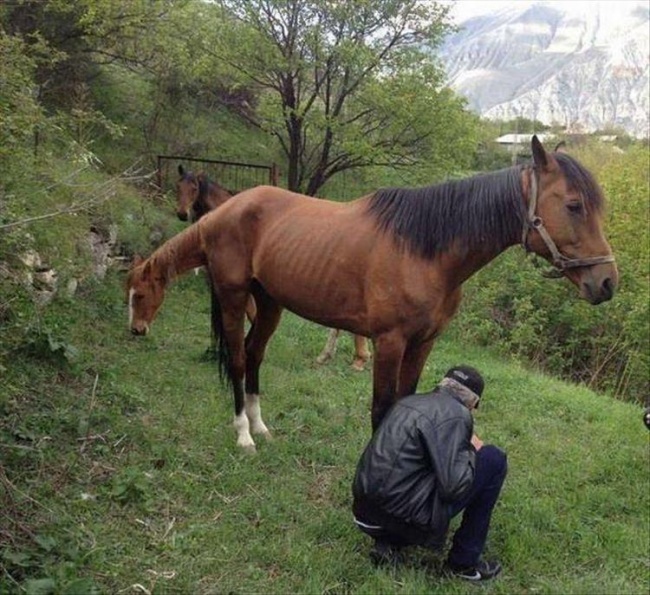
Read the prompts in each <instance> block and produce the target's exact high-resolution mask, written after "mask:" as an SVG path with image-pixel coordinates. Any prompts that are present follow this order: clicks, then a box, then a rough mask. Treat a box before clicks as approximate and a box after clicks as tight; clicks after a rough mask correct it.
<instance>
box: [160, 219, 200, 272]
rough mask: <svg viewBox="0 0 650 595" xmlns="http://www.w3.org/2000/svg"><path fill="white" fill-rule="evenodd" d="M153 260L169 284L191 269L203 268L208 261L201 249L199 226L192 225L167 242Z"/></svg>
mask: <svg viewBox="0 0 650 595" xmlns="http://www.w3.org/2000/svg"><path fill="white" fill-rule="evenodd" d="M152 259H153V260H154V261H155V263H156V265H157V266H158V267H159V268H160V269H161V271H164V273H165V274H164V277H165V278H166V279H167V280H168V282H169V281H171V280H172V279H173V278H174V277H176V276H178V275H182V274H183V273H185V272H187V271H189V270H191V269H195V268H197V267H200V266H203V265H204V264H205V262H206V260H205V253H204V252H203V250H202V249H201V242H200V236H199V229H198V226H197V225H196V224H193V225H190V227H188V228H187V229H185V230H183V231H182V232H181V233H179V234H178V235H176V236H174V237H173V238H171V239H170V240H168V241H167V242H165V244H163V245H162V246H161V247H160V248H158V250H156V252H155V253H154V254H153V255H152Z"/></svg>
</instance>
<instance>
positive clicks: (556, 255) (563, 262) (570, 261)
mask: <svg viewBox="0 0 650 595" xmlns="http://www.w3.org/2000/svg"><path fill="white" fill-rule="evenodd" d="M538 192H539V184H538V181H537V172H536V170H535V168H534V167H533V168H531V169H530V192H529V199H528V213H527V219H526V221H525V222H524V230H523V234H522V237H521V243H522V245H523V247H524V249H525V250H526V251H527V252H530V248H529V247H528V233H529V232H530V231H531V230H535V231H536V232H537V233H539V235H540V236H541V238H542V240H544V243H545V244H546V247H547V248H548V249H549V251H550V252H551V256H552V258H553V259H552V264H553V266H554V267H555V271H552V272H551V276H558V277H561V276H562V275H563V274H564V271H565V270H566V269H575V268H578V267H590V266H593V265H595V264H604V263H606V262H614V256H613V255H612V254H607V255H606V256H590V257H588V258H569V257H568V256H564V254H562V253H561V252H560V251H559V250H558V249H557V246H556V245H555V242H554V241H553V238H552V237H551V236H550V234H549V233H548V231H547V230H546V227H544V221H543V220H542V218H541V217H539V216H538V215H536V214H535V211H536V210H537V198H538Z"/></svg>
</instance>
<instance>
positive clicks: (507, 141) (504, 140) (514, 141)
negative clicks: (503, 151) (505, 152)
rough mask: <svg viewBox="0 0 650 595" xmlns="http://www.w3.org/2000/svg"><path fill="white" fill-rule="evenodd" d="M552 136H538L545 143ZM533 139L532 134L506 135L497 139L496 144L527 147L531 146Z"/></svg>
mask: <svg viewBox="0 0 650 595" xmlns="http://www.w3.org/2000/svg"><path fill="white" fill-rule="evenodd" d="M552 136H553V135H552V134H538V135H537V138H538V139H539V140H540V142H542V143H543V142H545V141H546V140H548V139H549V138H551V137H552ZM532 137H533V135H532V134H504V135H503V136H500V137H499V138H497V139H496V142H498V143H500V144H502V145H527V144H530V139H531V138H532Z"/></svg>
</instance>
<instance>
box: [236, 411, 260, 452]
mask: <svg viewBox="0 0 650 595" xmlns="http://www.w3.org/2000/svg"><path fill="white" fill-rule="evenodd" d="M232 425H233V426H234V427H235V431H236V432H237V446H241V447H242V448H243V449H244V450H247V451H251V452H255V442H253V437H252V436H251V433H250V431H249V427H250V426H249V423H248V417H247V416H246V412H245V411H242V412H241V413H240V414H239V415H235V419H234V420H233V422H232Z"/></svg>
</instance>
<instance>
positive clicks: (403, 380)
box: [397, 339, 434, 397]
mask: <svg viewBox="0 0 650 595" xmlns="http://www.w3.org/2000/svg"><path fill="white" fill-rule="evenodd" d="M433 341H434V340H433V339H431V340H429V341H424V342H411V343H409V344H408V345H407V347H406V351H405V352H404V359H403V361H402V367H401V369H400V376H399V384H398V387H397V394H398V396H399V397H406V396H408V395H412V394H414V393H415V391H416V390H417V388H418V381H419V380H420V376H421V375H422V370H423V369H424V364H426V362H427V357H429V353H431V348H432V347H433Z"/></svg>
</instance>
